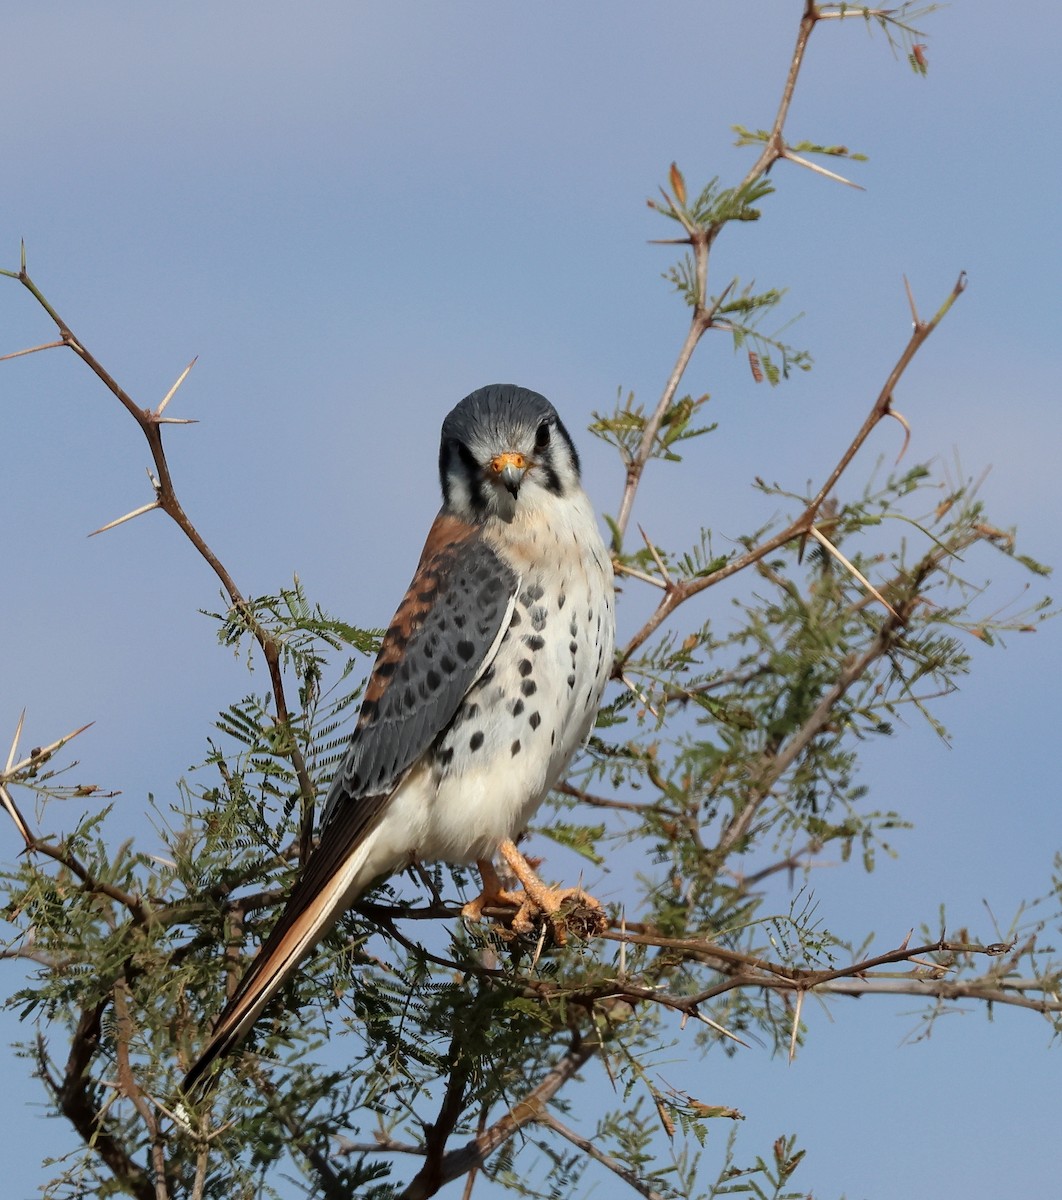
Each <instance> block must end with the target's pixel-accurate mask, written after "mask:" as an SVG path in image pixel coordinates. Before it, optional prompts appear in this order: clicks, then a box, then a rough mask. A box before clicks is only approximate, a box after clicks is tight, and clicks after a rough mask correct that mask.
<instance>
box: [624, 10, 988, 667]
mask: <svg viewBox="0 0 1062 1200" xmlns="http://www.w3.org/2000/svg"><path fill="white" fill-rule="evenodd" d="M854 16H861V17H864V18H875V19H878V20H882V21H886V20H890V19H892V18H893V16H894V14H893V13H892V10H889V9H873V10H867V9H861V8H860V9H857V8H855V7H851V8H849V7H846V6H840V7H832V6H831V7H826V6H821V5H819V4H816V3H815V2H814V0H805V4H804V12H803V14H802V16H801V18H800V24H799V26H798V29H797V36H796V41H795V44H794V47H793V52H792V55H791V57H790V63H789V70H788V72H787V75H786V79H785V84H784V85H783V88H782V96H781V99H780V101H779V104H778V110H777V112H776V113H775V118H774V122H773V124H772V126H771V130H770V132H769V133H768V135H767V137H766V139H765V141H764V145H763V148H762V149H761V151H760V154H759V155H758V157H757V158H756V161H755V162H754V163H753V164H752V166H751V167H750V168H749V170H748V172H747V174H746V175H745V177H744V178H743V179H742V181H741V183H740V184H739V185H738V187H737V188H736V189H735V191H736V192H741V191H742V190H744V189H747V188H749V187H751V186H752V185H753V184H755V183H756V182H757V181H758V180H760V179H762V178H763V177H764V176H765V175H767V173H768V172H769V171H770V170H771V168H772V167H773V166H774V164H775V163H776V162H778V161H779V160H781V159H788V160H790V161H793V162H796V163H797V164H798V165H801V166H806V167H810V168H811V169H813V170H818V171H819V172H820V173H822V174H824V175H827V176H829V177H831V178H833V179H836V180H838V181H839V182H841V183H846V184H849V185H850V186H856V185H852V184H850V181H849V180H847V179H844V178H842V177H841V176H838V175H835V174H834V173H833V172H830V171H826V170H825V169H824V168H819V167H817V166H816V165H815V164H814V163H810V162H807V161H806V160H804V159H802V158H800V157H799V156H797V155H795V154H793V153H792V151H790V150H789V149H788V147H787V146H786V143H785V140H784V136H783V134H784V130H785V124H786V121H787V119H788V116H789V110H790V107H791V105H792V101H793V95H794V93H795V91H796V85H797V80H798V78H799V75H800V70H801V67H802V66H803V64H804V59H805V56H806V53H807V47H808V42H809V40H810V37H811V34H812V31H813V30H814V28H815V26H816V24H817V23H818V22H819V21H823V20H841V19H845V18H849V17H854ZM671 185H672V189H673V191H674V193H675V195H674V199H672V197H671V196H669V195H668V194H667V193H666V192H664V198H665V200H666V201H667V203H668V210H669V213H670V214H671V215H673V216H674V217H676V218H677V219H678V220H679V221H680V223H681V224H682V225H683V228H684V229H685V231H686V237H685V238H681V239H678V241H679V242H680V243H682V244H686V245H689V246H690V247H691V249H692V252H693V258H694V264H695V274H696V302H695V304H694V306H693V315H692V317H691V320H690V325H689V329H688V330H687V332H686V337H685V339H684V340H683V343H682V346H681V348H680V350H679V353H678V357H677V358H676V361H675V365H674V367H673V368H672V371H671V374H670V375H669V376H668V379H667V382H666V384H665V386H664V390H663V393H662V394H661V396H660V399H659V401H658V402H657V405H656V408H655V409H654V410H653V412H652V414H651V415H650V416H649V417H648V418H647V420H646V422H645V425H644V428H643V431H642V437H641V441H640V443H639V445H638V448H637V450H636V451H635V453H634V455H633V456H632V458H631V459H630V461H629V462H628V464H627V474H626V479H625V481H624V488H623V495H622V497H621V500H620V507H619V512H618V514H617V517H616V522H615V527H616V531H617V534H616V538H615V541H614V546H613V549H614V551H616V552H617V553H618V551H619V545H620V540H621V539H622V537H623V534H624V533H625V532H626V529H627V525H628V523H629V521H630V516H631V511H632V509H633V507H634V501H635V497H636V495H637V491H638V487H639V485H640V483H641V480H642V475H643V473H644V471H645V467H646V465H647V463H648V461H649V458H650V456H651V455H652V450H653V445H654V443H655V441H656V438H657V436H658V435H659V432H660V428H661V425H662V424H663V422H664V420H665V418H666V417H667V414H668V412H669V411H670V409H671V407H672V405H673V403H674V400H675V396H676V394H677V392H678V388H679V385H680V383H681V381H682V378H683V376H684V375H685V372H686V368H687V367H688V365H689V363H690V360H691V358H692V357H693V352H694V350H695V349H696V347H697V345H698V344H699V342H700V340H701V338H702V337H703V336H704V334H705V333H707V332H708V330H709V329H711V328H713V326H714V324H715V319H716V316H717V313H718V311H719V308H720V306H721V305H722V303H723V301H724V300H725V298H726V296H727V294H728V292H729V290H730V288H727V289H726V290H724V292H723V293H722V294H721V295H720V296H719V297H718V298H717V299H716V300H715V301H714V303H712V304H710V305H709V304H708V303H707V295H708V291H707V284H708V261H709V257H710V254H711V249H712V245H713V243H714V241H715V238H716V237H717V235H718V234H719V233H720V232H721V230H722V228H723V226H722V224H721V223H718V222H716V223H711V224H708V225H698V224H697V223H696V222H695V221H694V220H693V219H692V218H691V217H690V215H689V214H688V212H687V210H686V196H685V184H684V182H683V180H682V176H681V174H679V172H678V170H677V168H676V167H674V166H672V171H671ZM904 285H905V287H906V289H907V295H908V299H909V301H910V305H911V315H912V320H913V322H914V328H913V331H912V334H911V337H910V339H909V341H908V343H907V345H906V347H905V348H904V350H903V353H902V354H901V355H900V357H899V359H898V360H897V362H896V365H895V366H894V367H893V369H892V371H891V372H890V374H889V377H888V379H887V380H886V382H885V385H884V387H883V388H882V390H881V393H880V394H879V396H878V399H877V401H876V402H875V404H874V406H873V408H872V409H871V411H870V413H869V414H868V415H867V418H866V420H865V421H864V423H863V426H862V428H861V429H860V430H859V432H858V433H857V434H856V436H855V437H854V438H853V440H852V442H851V443H850V445H849V446H848V449H847V450H846V451H845V452H844V454H843V455H842V456H841V458H840V460H839V462H838V464H837V466H836V467H835V468H834V470H833V471H832V472H831V473H830V476H829V477H828V478H827V480H826V482H825V483H824V484H823V486H822V488H821V489H820V491H819V493H818V494H817V495H816V497H815V498H814V500H813V501H812V502H811V503H810V504H809V505H808V507H807V508H806V509H805V511H804V512H803V513H802V514H801V515H800V516H799V517H798V518H797V519H796V521H794V522H793V523H792V524H791V525H790V526H789V527H788V528H787V529H786V530H783V531H782V532H781V533H779V534H777V535H775V536H774V537H772V538H770V539H768V540H767V541H765V542H763V543H762V544H761V545H760V546H757V547H754V548H753V549H752V550H749V551H748V552H747V553H745V554H743V555H740V556H739V557H738V558H735V559H734V560H733V561H732V562H730V563H728V564H727V565H726V566H725V567H723V568H721V569H720V570H719V571H716V572H713V573H712V574H711V575H708V576H704V577H701V578H698V579H696V580H689V581H686V582H684V583H675V582H673V581H672V580H670V579H668V578H665V577H663V576H661V577H659V578H658V577H655V576H647V575H645V574H644V573H643V572H638V571H637V570H636V569H629V568H627V567H626V566H625V565H622V564H621V565H620V567H619V569H620V570H622V571H623V573H624V574H630V575H635V576H637V577H639V578H643V579H644V581H645V582H651V583H652V584H654V586H657V587H660V588H661V589H662V590H663V591H664V595H663V597H662V598H661V599H660V602H659V604H658V605H657V608H656V611H655V612H654V613H653V615H652V616H651V617H650V618H649V620H648V621H647V622H646V624H645V625H644V626H643V627H642V629H641V630H639V632H638V633H637V634H636V635H635V636H634V637H633V638H632V640H631V641H630V642H629V643H628V645H627V647H626V648H625V649H624V651H623V652H622V654H621V655H620V656H619V658H618V659H617V663H616V668H615V671H614V673H613V677H614V678H622V675H623V667H624V665H625V663H626V662H627V660H628V659H629V658H630V657H631V655H632V654H633V653H634V652H635V651H636V650H637V649H638V648H639V647H640V646H641V645H642V644H643V643H644V642H645V641H646V639H647V638H649V637H650V636H651V635H652V633H653V632H654V631H655V630H656V629H657V628H658V627H659V626H660V624H661V623H662V622H663V621H664V620H666V618H667V617H668V616H669V615H670V614H671V613H672V612H674V610H675V609H676V608H678V607H679V605H680V604H682V603H683V602H684V601H686V600H687V599H689V598H690V596H693V595H695V594H696V593H697V592H700V591H703V590H704V589H705V588H707V587H711V586H712V585H713V584H715V583H719V582H721V581H722V580H723V579H726V578H728V577H729V576H730V575H733V574H736V573H737V572H738V571H741V570H744V569H745V568H746V567H748V566H751V565H752V564H753V563H755V562H757V561H759V560H760V559H761V558H763V557H765V556H766V555H768V554H770V553H772V552H773V551H775V550H777V549H778V548H779V547H781V546H783V545H785V544H786V543H788V542H790V541H792V540H793V539H794V538H798V537H799V538H800V540H801V552H803V546H804V542H805V541H806V540H807V538H808V537H809V536H813V537H815V538H816V539H817V540H819V541H820V542H822V543H823V544H824V545H825V546H826V548H827V550H828V551H829V552H830V553H831V554H834V555H835V556H836V557H838V558H839V560H840V561H841V562H842V564H843V565H844V566H845V568H846V569H847V570H850V571H851V572H852V573H853V574H854V575H855V577H856V578H857V579H858V580H859V581H860V583H861V584H862V585H863V586H864V587H866V588H867V589H868V591H869V592H870V594H871V595H873V596H874V597H875V599H877V600H879V601H880V602H881V603H882V604H883V605H884V606H885V608H886V609H890V606H889V604H888V602H887V601H886V600H885V599H884V597H882V596H881V594H880V593H879V592H877V591H876V589H875V588H874V587H873V586H872V585H871V584H870V583H869V581H868V580H866V579H865V578H864V577H863V576H861V575H860V574H859V572H857V571H855V569H854V567H852V565H851V564H850V563H849V562H848V560H847V559H845V558H844V556H843V555H841V554H840V553H839V552H838V551H837V550H836V548H835V547H834V546H833V545H832V543H830V542H828V541H827V539H826V538H825V537H824V535H823V534H822V533H821V531H819V530H817V529H816V528H815V519H816V517H817V515H818V512H819V509H820V508H821V506H822V504H823V502H824V500H825V499H826V497H827V496H828V495H829V494H830V492H831V491H832V489H833V488H834V487H835V486H836V484H837V482H838V480H839V479H840V478H841V475H842V474H843V473H844V471H845V469H846V468H847V466H848V464H849V463H850V462H851V461H852V459H853V458H854V457H855V455H856V453H857V452H858V450H859V449H860V447H861V446H862V445H863V443H864V442H865V441H866V439H867V438H868V437H869V436H870V433H871V432H872V431H873V430H874V429H875V428H876V426H877V425H878V423H879V422H880V421H881V420H882V419H883V418H884V417H886V416H891V417H893V418H895V419H896V420H897V421H899V422H900V424H901V425H903V427H904V429H905V431H906V435H907V436H906V438H905V440H904V446H903V449H902V450H901V451H900V456H901V457H902V455H903V450H905V449H906V447H907V442H908V440H909V439H910V426H909V425H908V423H907V421H906V419H905V418H904V417H903V416H902V415H901V414H900V413H898V412H896V411H895V410H893V408H892V395H893V391H894V389H895V387H896V385H897V383H898V382H899V380H900V378H901V377H902V375H903V373H904V371H905V370H906V369H907V367H908V365H909V364H910V362H911V360H912V359H913V358H914V356H915V354H917V353H918V351H919V349H920V348H921V346H922V345H923V343H924V342H925V341H926V339H927V338H928V337H929V335H930V334H931V333H932V332H933V330H934V329H936V327H937V325H938V324H939V323H940V321H941V320H942V319H943V318H944V316H945V315H946V313H947V312H948V310H949V309H950V308H951V306H952V304H953V303H954V302H955V300H956V299H957V298H958V297H959V295H960V294H961V293H962V291H963V289H964V288H965V286H966V277H965V274H963V275H960V276H959V279H958V281H957V282H956V284H955V286H954V287H953V288H952V291H951V294H950V295H949V296H948V298H947V300H946V301H945V302H944V304H943V305H942V306H941V307H940V309H939V310H938V312H937V313H936V314H935V315H934V316H933V317H932V318H931V319H930V320H929V321H923V320H921V319H920V318H919V316H918V312H917V310H916V308H915V304H914V299H913V297H912V295H911V289H910V285H909V284H908V283H907V280H906V279H905V280H904ZM730 287H733V284H731V285H730ZM644 536H645V534H644V532H643V537H644ZM646 540H647V541H648V539H646ZM890 612H892V610H891V609H890ZM892 615H894V616H895V613H894V612H893V613H892Z"/></svg>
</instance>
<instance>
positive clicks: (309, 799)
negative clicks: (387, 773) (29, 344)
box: [0, 247, 315, 861]
mask: <svg viewBox="0 0 1062 1200" xmlns="http://www.w3.org/2000/svg"><path fill="white" fill-rule="evenodd" d="M0 273H2V274H3V275H6V276H8V277H9V278H13V279H17V280H18V281H19V283H21V284H22V286H23V287H25V288H26V290H27V291H28V292H29V293H30V294H31V295H32V296H33V298H34V299H35V300H36V301H37V303H38V304H39V305H40V306H41V307H42V308H43V309H44V311H45V312H46V313H47V314H48V316H49V317H51V319H52V321H53V322H54V323H55V326H56V328H57V329H58V330H59V335H60V340H61V343H62V345H64V346H68V347H69V348H70V349H71V350H72V351H73V352H74V353H75V354H76V355H77V356H78V358H80V359H81V361H82V362H83V363H84V364H85V365H86V366H87V367H88V368H89V370H91V371H92V372H93V374H94V375H95V376H96V377H97V378H98V379H99V380H100V381H101V382H102V383H103V385H104V387H106V389H107V390H108V391H109V392H110V393H111V395H113V396H114V397H115V398H116V399H117V400H118V401H119V403H120V404H121V405H122V406H123V407H124V408H125V410H126V411H127V412H128V413H129V415H130V416H131V417H132V418H133V420H134V421H136V423H137V424H138V425H139V426H140V430H141V432H142V433H143V435H144V438H145V439H146V441H147V444H148V448H149V450H150V452H151V457H152V461H153V462H154V464H155V471H156V476H155V478H154V479H153V486H154V488H155V503H156V504H157V505H158V507H159V508H161V509H162V510H163V512H165V513H166V515H167V516H168V517H170V519H171V520H172V521H173V522H174V523H175V524H176V525H177V526H178V528H179V529H180V530H181V532H182V533H183V534H184V535H185V537H186V538H187V539H188V541H189V542H191V544H192V545H193V546H194V547H195V549H196V551H197V552H198V553H199V555H200V557H202V558H203V560H204V561H205V562H206V563H207V564H208V566H209V567H210V569H211V570H212V571H213V572H214V574H215V575H216V576H217V578H218V580H219V581H220V582H221V586H222V587H223V588H224V590H225V593H226V595H227V596H228V598H229V602H230V603H231V605H232V606H233V608H235V609H236V610H237V611H238V612H239V613H240V615H241V617H242V619H243V620H244V622H245V623H246V625H247V628H248V630H249V631H250V633H251V635H252V636H253V637H254V639H255V641H256V642H257V643H258V645H259V648H260V649H261V651H262V656H263V658H264V659H265V662H266V667H267V669H268V672H269V682H270V687H271V689H272V692H273V701H274V704H275V705H276V718H277V724H278V725H279V726H280V727H281V728H282V729H284V730H285V731H287V733H288V738H287V755H288V757H289V758H290V760H291V763H292V766H293V767H294V770H295V774H296V776H297V778H298V781H299V791H300V794H301V799H302V829H301V836H300V860H301V861H305V858H306V856H307V855H308V854H309V851H310V847H311V843H312V837H313V824H314V820H313V814H314V805H315V791H314V786H313V783H312V781H311V780H310V776H309V771H308V770H307V767H306V760H305V757H304V755H303V753H302V750H301V748H300V747H299V744H298V740H297V739H296V737H295V734H294V732H293V730H292V722H291V714H290V711H289V709H288V704H287V698H286V694H285V688H284V679H283V673H282V671H281V666H280V646H279V645H278V643H277V641H276V639H275V638H274V637H273V636H272V635H271V634H270V633H269V631H268V630H267V629H266V628H265V627H264V626H263V625H262V623H261V622H260V621H259V620H258V618H257V616H256V615H255V612H254V607H253V605H252V604H251V603H250V602H249V601H248V600H247V599H246V597H245V596H244V595H243V593H242V592H241V591H240V589H239V588H238V587H237V586H236V581H235V580H234V579H233V577H232V576H231V575H230V573H229V571H228V569H227V568H226V567H225V565H224V564H223V563H222V562H221V560H220V559H219V558H218V556H217V555H216V554H215V553H214V551H213V550H212V549H211V548H210V546H209V545H208V544H207V542H206V541H205V539H204V538H203V536H202V535H201V534H200V532H199V530H198V529H197V528H196V527H195V525H194V524H193V523H192V521H191V519H190V518H189V516H188V514H187V513H186V512H185V511H184V508H183V506H182V504H181V502H180V500H179V498H178V496H177V490H176V487H175V486H174V483H173V477H172V475H171V473H170V466H169V462H168V460H167V458H166V451H165V449H164V447H163V442H162V426H163V424H166V423H171V422H170V419H169V418H166V417H163V416H162V412H163V410H164V408H165V406H166V404H167V403H168V401H169V399H170V397H171V396H172V395H173V393H174V392H175V391H176V390H177V388H178V387H179V386H180V384H181V383H182V382H183V381H184V379H185V377H186V376H187V374H188V372H189V371H190V370H191V365H192V364H189V366H188V367H187V368H185V370H184V372H183V373H182V374H181V376H180V377H179V379H178V380H177V383H176V384H175V385H174V387H173V388H172V389H171V390H170V392H169V394H168V395H167V396H166V397H165V399H164V400H163V401H162V403H161V404H160V405H159V407H158V408H157V409H150V408H141V407H140V406H139V405H138V404H136V402H135V401H134V400H133V399H132V397H131V396H130V395H129V393H128V392H126V391H125V389H124V388H123V387H122V386H121V385H120V384H119V383H118V381H117V380H116V379H115V378H114V377H113V376H112V375H111V374H110V372H109V371H107V369H106V368H105V367H104V366H103V364H102V363H101V362H100V361H99V360H98V359H97V358H96V357H95V355H93V354H92V353H91V351H89V350H88V349H86V347H85V346H84V345H83V344H82V343H81V342H80V341H79V340H78V339H77V338H76V337H75V336H74V333H73V331H72V330H71V328H70V326H69V325H68V324H67V323H66V321H64V320H63V318H62V317H61V316H60V315H59V313H58V312H57V311H56V310H55V308H54V307H53V306H52V305H51V304H50V303H49V301H48V300H47V298H46V297H45V296H44V294H43V292H41V290H40V288H39V287H38V286H37V284H36V283H34V281H33V280H32V279H31V278H30V276H29V273H28V272H27V270H26V262H25V247H23V255H22V263H21V266H20V269H19V270H18V271H17V272H15V271H3V272H0ZM194 361H195V360H193V363H194ZM140 511H146V509H141V510H138V512H140ZM122 519H123V520H125V519H128V518H122ZM105 528H106V527H105Z"/></svg>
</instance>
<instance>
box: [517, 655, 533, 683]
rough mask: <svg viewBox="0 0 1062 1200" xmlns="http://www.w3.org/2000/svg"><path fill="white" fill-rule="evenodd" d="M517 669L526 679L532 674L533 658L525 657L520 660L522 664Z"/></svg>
mask: <svg viewBox="0 0 1062 1200" xmlns="http://www.w3.org/2000/svg"><path fill="white" fill-rule="evenodd" d="M517 670H518V671H519V672H520V674H521V675H522V676H523V677H524V678H525V679H526V678H527V676H528V675H530V674H531V672H532V671H533V670H534V667H532V665H531V660H530V659H529V658H524V659H521V660H520V666H519V667H518V668H517Z"/></svg>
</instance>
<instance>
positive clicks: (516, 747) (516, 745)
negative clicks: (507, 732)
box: [509, 738, 520, 758]
mask: <svg viewBox="0 0 1062 1200" xmlns="http://www.w3.org/2000/svg"><path fill="white" fill-rule="evenodd" d="M509 753H510V754H511V755H512V756H513V758H515V757H516V756H517V755H518V754H519V753H520V739H519V738H517V739H516V741H515V742H513V744H512V745H511V746H510V747H509Z"/></svg>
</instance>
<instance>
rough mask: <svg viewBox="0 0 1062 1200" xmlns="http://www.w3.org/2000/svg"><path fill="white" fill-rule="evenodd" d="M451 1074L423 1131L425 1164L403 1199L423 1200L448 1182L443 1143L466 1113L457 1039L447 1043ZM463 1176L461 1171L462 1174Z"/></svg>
mask: <svg viewBox="0 0 1062 1200" xmlns="http://www.w3.org/2000/svg"><path fill="white" fill-rule="evenodd" d="M450 1059H451V1066H450V1073H449V1075H448V1076H447V1079H446V1089H445V1091H444V1092H443V1098H442V1103H441V1104H440V1105H439V1114H438V1116H437V1117H436V1118H435V1120H434V1121H433V1122H432V1123H431V1124H430V1125H426V1126H425V1128H424V1165H423V1166H422V1167H421V1168H420V1170H419V1171H418V1172H417V1173H416V1175H414V1176H413V1178H412V1179H411V1180H410V1181H409V1184H408V1185H407V1187H406V1189H405V1191H403V1193H402V1197H403V1200H425V1198H426V1197H428V1196H434V1195H435V1193H436V1192H437V1191H438V1190H439V1189H440V1188H441V1187H442V1186H443V1184H444V1183H447V1182H449V1180H447V1179H444V1178H443V1162H444V1160H445V1157H446V1143H447V1142H448V1141H449V1139H450V1136H451V1134H452V1133H453V1131H454V1129H455V1128H456V1127H457V1122H458V1121H460V1119H461V1116H462V1114H463V1113H464V1111H465V1092H466V1089H467V1086H468V1077H469V1063H468V1062H467V1060H466V1058H465V1056H464V1055H463V1054H462V1051H461V1046H460V1042H459V1040H458V1039H457V1038H456V1037H455V1038H453V1040H452V1041H451V1043H450ZM462 1174H464V1172H462Z"/></svg>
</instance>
